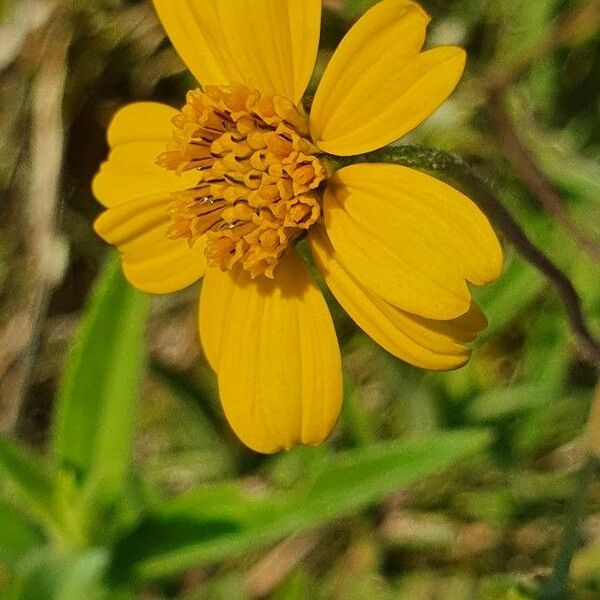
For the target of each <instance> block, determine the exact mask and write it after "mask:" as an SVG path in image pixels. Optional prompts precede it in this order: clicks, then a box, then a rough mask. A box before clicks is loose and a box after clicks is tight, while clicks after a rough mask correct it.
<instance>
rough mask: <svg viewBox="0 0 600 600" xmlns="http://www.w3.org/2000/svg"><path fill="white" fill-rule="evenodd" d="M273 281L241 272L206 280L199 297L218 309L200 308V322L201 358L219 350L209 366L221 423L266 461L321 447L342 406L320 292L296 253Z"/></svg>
mask: <svg viewBox="0 0 600 600" xmlns="http://www.w3.org/2000/svg"><path fill="white" fill-rule="evenodd" d="M211 271H212V270H211ZM275 275H276V276H275V280H274V281H271V280H267V279H266V278H264V277H263V278H259V279H256V280H254V281H253V280H251V279H250V277H249V276H248V274H247V273H246V272H245V271H243V270H242V269H237V270H235V271H234V272H228V273H221V272H216V271H215V272H214V273H213V272H211V273H210V276H209V277H210V279H209V280H207V281H208V282H209V286H214V287H211V288H209V289H208V291H207V290H205V291H203V294H204V293H208V294H209V297H210V298H213V302H216V304H217V305H216V306H213V307H211V303H209V302H208V301H205V300H203V306H202V309H203V310H204V311H205V312H208V313H209V316H208V317H207V318H205V319H202V320H201V322H200V325H201V327H202V328H203V331H202V333H201V336H202V340H203V342H204V343H205V349H207V354H209V355H212V354H213V353H214V352H215V351H217V349H218V350H219V358H218V359H215V358H214V357H213V358H212V359H211V362H213V363H214V364H217V367H218V369H217V373H218V378H219V393H220V397H221V402H222V405H223V409H224V411H225V414H226V416H227V419H228V420H229V423H230V424H231V426H232V428H233V430H234V431H235V432H236V434H237V435H238V436H239V438H240V439H241V440H242V441H243V442H244V443H245V444H246V445H247V446H249V447H250V448H252V449H253V450H255V451H257V452H262V453H266V454H269V453H272V452H276V451H278V450H281V449H287V448H290V447H292V446H293V445H295V444H309V445H316V444H319V443H321V442H322V441H323V440H325V439H326V438H327V437H328V436H329V434H330V433H331V430H332V429H333V427H334V425H335V423H336V421H337V418H338V415H339V411H340V405H341V399H342V375H341V363H340V353H339V348H338V343H337V339H336V335H335V331H334V328H333V323H332V320H331V316H330V314H329V311H328V309H327V305H326V304H325V300H324V298H323V296H322V294H321V292H320V290H319V289H318V287H317V286H316V285H315V283H314V282H313V281H312V279H311V277H310V275H309V273H308V270H307V268H306V266H305V265H304V263H303V262H302V261H301V260H300V258H299V257H298V256H297V255H296V254H295V253H290V254H289V255H288V256H287V257H286V258H285V259H284V260H283V262H282V263H281V264H280V265H279V266H278V267H277V270H276V272H275ZM217 277H220V278H221V281H217V279H216V278H217ZM216 289H220V290H221V299H220V300H219V297H218V296H219V294H218V293H215V290H216ZM211 290H212V291H211ZM223 304H228V308H227V310H226V311H222V308H221V307H222V305H223ZM224 313H226V314H224ZM207 328H208V329H211V330H210V331H206V330H205V329H207ZM207 340H210V341H208V344H207Z"/></svg>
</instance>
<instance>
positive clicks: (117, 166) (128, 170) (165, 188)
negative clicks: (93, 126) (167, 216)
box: [92, 102, 198, 207]
mask: <svg viewBox="0 0 600 600" xmlns="http://www.w3.org/2000/svg"><path fill="white" fill-rule="evenodd" d="M176 114H177V111H176V110H175V109H174V108H171V107H170V106H166V105H164V104H158V103H155V102H138V103H136V104H130V105H128V106H126V107H125V108H122V109H121V110H120V111H119V112H117V113H116V115H115V116H114V117H113V119H112V122H111V124H110V126H109V128H108V143H109V145H110V147H111V149H112V150H111V153H110V154H109V157H108V160H107V161H106V162H105V163H104V164H103V165H102V166H101V167H100V171H99V173H98V174H97V175H96V177H95V178H94V181H93V183H92V192H93V194H94V196H95V197H96V199H97V200H98V201H99V202H101V203H102V204H103V205H104V206H107V207H110V206H117V205H118V204H122V203H124V202H129V201H130V200H134V199H135V198H140V197H142V196H147V195H150V194H158V193H168V192H171V191H175V190H181V189H187V188H190V187H192V186H193V185H194V184H195V183H196V181H197V179H198V176H197V175H196V174H194V173H193V172H189V173H185V174H183V175H182V176H178V175H176V174H174V173H173V172H172V171H167V170H166V169H164V168H162V167H159V166H157V165H156V159H157V157H158V156H159V154H161V153H162V152H164V151H165V146H166V144H167V142H168V141H169V140H170V139H171V137H172V135H173V126H172V125H171V119H172V118H173V116H174V115H176Z"/></svg>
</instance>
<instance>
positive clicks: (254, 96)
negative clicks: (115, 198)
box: [157, 85, 327, 278]
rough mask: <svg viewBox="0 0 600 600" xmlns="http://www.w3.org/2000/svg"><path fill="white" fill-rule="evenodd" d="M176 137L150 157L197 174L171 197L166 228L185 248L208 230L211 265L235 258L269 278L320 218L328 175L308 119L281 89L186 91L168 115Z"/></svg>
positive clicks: (224, 265) (223, 264)
mask: <svg viewBox="0 0 600 600" xmlns="http://www.w3.org/2000/svg"><path fill="white" fill-rule="evenodd" d="M173 126H174V133H173V140H172V142H171V143H170V144H169V145H168V147H167V150H166V152H164V153H163V154H161V155H160V156H159V157H158V159H157V163H158V164H159V165H160V166H162V167H165V168H166V169H169V170H172V171H175V172H177V173H183V172H186V171H192V170H194V171H197V173H198V183H197V184H196V186H195V187H193V188H190V189H187V190H184V191H181V192H176V193H174V194H172V198H171V203H170V205H169V217H170V219H171V225H170V227H169V228H168V230H167V232H166V235H167V237H169V238H171V239H178V238H185V239H187V241H188V244H189V245H190V247H191V246H192V245H193V244H194V243H196V242H197V240H198V239H199V238H201V237H202V236H206V257H207V261H208V264H209V265H211V266H215V267H218V268H220V269H221V270H228V269H231V268H232V267H233V266H234V265H236V264H238V263H239V264H241V266H242V267H243V268H244V269H246V270H247V271H249V272H250V274H251V276H252V277H257V276H259V275H265V276H266V277H269V278H273V276H274V269H275V267H276V266H277V263H278V262H279V260H280V259H281V257H282V256H283V255H284V254H285V252H286V250H287V249H288V248H289V247H290V246H291V245H292V244H293V243H294V241H296V240H297V239H298V238H299V237H300V236H302V235H303V234H304V233H305V232H306V231H307V230H308V229H309V228H310V227H311V225H313V224H314V223H316V222H317V220H318V219H319V217H320V215H321V205H320V200H319V197H320V194H319V190H318V188H319V186H320V185H321V183H322V182H323V180H324V179H325V178H326V176H327V171H326V169H325V167H324V165H323V164H322V163H321V161H320V160H319V158H318V150H317V148H316V146H315V145H314V144H313V143H312V142H311V141H310V139H309V134H308V120H307V118H306V116H305V115H303V114H302V113H301V112H300V110H299V109H298V108H296V106H294V104H293V103H292V102H291V101H290V100H288V99H286V98H283V97H280V96H273V95H271V96H269V95H261V94H259V93H258V92H255V91H253V90H251V89H249V88H247V87H245V86H242V85H235V86H207V87H206V88H205V89H204V90H203V91H201V90H194V91H191V92H189V93H188V95H187V102H186V105H185V106H184V107H183V109H182V110H181V112H179V113H178V114H177V115H176V116H175V117H174V118H173Z"/></svg>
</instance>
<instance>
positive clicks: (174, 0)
mask: <svg viewBox="0 0 600 600" xmlns="http://www.w3.org/2000/svg"><path fill="white" fill-rule="evenodd" d="M153 1H154V7H155V9H156V13H157V14H158V18H159V19H160V21H161V23H162V25H163V27H164V28H165V31H166V32H167V35H168V36H169V39H170V40H171V43H172V44H173V46H174V47H175V50H177V52H178V53H179V56H180V57H181V59H182V60H183V62H184V63H185V65H186V66H187V68H188V69H189V70H190V71H191V72H192V73H193V75H194V77H196V79H197V80H198V81H199V82H200V83H202V84H204V85H206V84H217V85H228V84H229V83H233V82H242V81H243V80H242V79H241V74H240V73H239V72H238V70H237V67H236V65H235V62H234V60H233V57H231V56H230V54H229V49H228V47H227V41H226V37H225V32H224V27H223V24H222V23H221V20H220V17H219V14H218V10H217V7H218V0H202V1H198V0H153Z"/></svg>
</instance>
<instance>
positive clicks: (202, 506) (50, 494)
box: [0, 0, 600, 600]
mask: <svg viewBox="0 0 600 600" xmlns="http://www.w3.org/2000/svg"><path fill="white" fill-rule="evenodd" d="M374 3H375V2H374V0H346V1H344V0H337V1H336V0H329V1H327V0H326V1H325V2H324V9H325V12H324V19H323V31H322V40H321V45H322V51H321V53H320V55H319V60H318V65H317V70H316V74H315V81H318V77H319V74H320V73H322V70H323V68H324V65H326V63H327V60H328V57H329V56H330V54H331V52H332V50H333V48H335V46H336V44H337V43H338V41H339V40H340V38H341V36H342V35H343V34H344V32H345V31H347V29H348V28H349V27H350V25H351V24H352V22H353V21H354V20H355V19H356V18H357V17H359V16H360V15H361V14H362V13H363V12H364V11H365V10H366V9H367V8H368V7H369V6H371V5H372V4H374ZM422 4H423V6H424V7H425V8H426V9H427V10H428V11H429V12H430V14H431V15H432V17H433V18H432V23H431V26H430V30H429V36H428V42H427V43H428V45H439V44H445V43H449V44H459V45H462V46H464V47H466V48H467V50H468V54H469V62H468V70H467V73H466V75H465V77H464V79H463V81H462V83H461V85H460V86H459V88H458V90H457V92H456V93H455V94H454V95H453V96H452V97H451V99H450V100H449V101H448V102H447V103H446V104H445V105H444V106H443V107H442V108H441V109H440V110H438V111H437V112H436V113H435V115H434V116H432V117H431V118H430V119H429V120H427V122H426V123H425V124H423V125H422V126H421V127H419V128H418V129H417V130H416V131H414V132H413V133H411V134H410V135H409V136H407V138H405V139H404V140H403V142H406V143H410V144H416V145H424V146H428V147H433V148H441V149H444V150H448V151H452V152H455V153H457V154H459V155H462V156H464V157H465V158H466V159H468V161H469V162H471V163H473V164H474V165H477V166H478V167H479V168H480V169H481V170H482V172H484V173H485V174H486V175H487V176H488V177H489V178H490V180H491V181H492V182H493V183H494V185H495V188H496V192H497V194H498V197H499V198H500V200H501V201H502V203H503V204H504V205H505V206H506V207H507V208H508V209H509V210H510V211H511V212H512V214H513V215H514V216H515V218H516V219H517V220H518V222H519V223H520V225H521V227H522V228H523V229H524V231H525V232H526V233H527V234H528V235H529V237H530V238H531V239H532V241H534V242H535V243H536V244H537V245H538V246H539V247H540V248H542V249H543V250H544V252H546V253H547V254H548V256H549V257H550V258H551V259H552V260H553V261H554V262H555V264H556V265H558V266H559V267H560V268H561V269H562V270H563V271H564V272H565V273H566V274H567V275H568V277H569V278H570V280H571V281H572V282H573V284H574V286H575V288H576V289H577V291H578V292H579V294H580V296H581V300H582V305H583V312H584V315H585V318H586V321H587V323H588V325H589V327H590V328H591V329H592V330H596V331H598V328H599V326H600V270H599V268H598V265H599V261H600V168H599V163H598V158H599V155H600V110H599V109H600V93H599V92H600V35H599V28H600V2H598V1H594V0H535V1H532V2H523V1H522V0H455V1H451V0H423V2H422ZM193 85H194V83H193V81H192V80H191V79H190V76H189V74H188V73H186V72H185V71H184V70H183V67H182V64H181V62H180V61H179V59H178V57H177V56H176V54H175V53H174V51H173V49H172V48H171V46H170V45H169V43H168V41H166V40H165V38H164V33H163V30H162V28H161V27H160V25H159V24H158V22H157V20H156V18H155V16H154V12H153V10H152V7H151V4H150V3H149V2H146V1H140V2H136V1H133V0H131V1H125V0H89V1H87V2H84V1H77V0H70V1H67V0H64V1H62V2H60V1H58V0H57V1H51V0H47V1H45V0H0V107H1V110H0V156H1V160H0V198H1V201H0V211H1V219H0V282H1V287H0V289H1V293H0V477H1V478H0V596H1V595H2V594H4V595H5V596H6V598H11V599H28V600H29V599H45V598H59V599H64V600H71V599H74V600H78V599H80V598H81V599H83V598H85V599H86V600H89V599H92V598H108V599H110V600H118V599H124V600H125V599H131V598H143V599H148V600H150V599H162V598H176V599H179V600H184V599H185V600H195V599H199V600H200V599H207V600H219V599H223V600H245V599H254V598H272V599H276V600H300V599H304V598H307V599H312V598H316V599H321V598H323V599H340V600H342V599H344V600H345V599H348V600H363V599H364V600H367V599H374V598H377V599H380V598H381V599H387V598H390V599H391V598H399V599H407V600H411V599H417V600H420V599H423V600H429V599H432V600H437V599H440V600H467V599H469V600H471V599H482V600H488V599H490V600H491V599H495V598H500V599H505V600H521V599H526V598H536V597H540V598H568V597H571V596H572V597H573V598H577V599H582V600H593V599H597V598H600V480H599V479H598V478H597V477H594V475H597V473H595V472H594V465H591V466H590V465H589V464H588V466H587V467H586V466H584V465H585V463H586V459H585V452H584V451H583V450H582V444H581V436H582V433H583V431H584V429H585V424H586V421H587V419H588V413H589V410H590V405H591V404H592V401H593V398H594V388H595V386H596V379H597V371H596V368H595V367H594V365H593V364H591V363H590V362H589V360H588V359H587V357H586V355H585V353H584V352H582V351H581V348H580V345H579V344H578V343H577V340H576V338H575V337H574V335H573V334H572V332H571V330H570V328H569V325H568V321H567V319H566V317H565V311H564V307H563V305H562V304H561V301H560V299H559V297H558V296H557V294H556V293H555V291H554V289H553V287H552V286H551V284H550V283H549V282H548V280H547V279H546V278H545V277H544V276H543V275H542V274H540V273H539V272H538V271H536V270H535V269H534V268H533V267H531V266H530V265H528V264H527V262H526V261H525V260H524V259H523V258H522V257H520V256H519V255H518V254H517V253H516V252H515V251H514V250H513V249H512V248H511V247H510V246H509V245H507V246H506V256H507V261H506V270H505V273H504V275H503V277H502V278H501V279H500V280H499V281H498V282H497V283H495V284H494V285H492V286H489V287H488V288H486V289H484V290H480V291H477V292H476V297H477V299H478V300H479V301H480V303H481V304H482V306H483V308H484V310H485V312H486V314H487V315H488V318H489V321H490V325H489V328H488V329H487V330H486V331H485V332H484V333H483V335H482V336H481V338H480V340H479V341H478V342H477V344H476V350H475V352H474V357H473V360H472V361H471V363H470V364H469V365H468V366H467V367H465V368H464V369H462V370H460V371H457V372H453V373H447V374H438V373H427V372H423V371H420V370H417V369H414V368H412V367H410V366H407V365H406V364H403V363H401V362H400V361H398V360H396V359H394V358H392V357H391V356H389V355H388V354H386V353H385V351H383V350H382V349H380V348H379V347H378V346H377V345H376V344H375V343H374V342H372V341H371V340H370V339H369V338H368V337H367V336H365V335H364V334H363V333H361V332H360V331H359V330H358V329H357V328H356V326H355V325H354V324H353V323H352V321H351V320H350V319H349V318H348V316H347V315H345V314H344V312H343V311H342V310H341V308H340V307H339V306H337V305H336V304H335V301H334V300H333V298H331V297H330V296H328V301H329V302H330V305H331V308H332V311H333V314H334V318H335V323H336V327H337V331H338V336H339V339H340V343H341V345H342V352H343V359H344V367H345V376H346V394H345V396H346V397H345V403H344V411H343V414H342V418H341V421H340V423H339V425H338V427H337V429H336V430H335V433H334V435H333V437H332V438H331V439H330V440H329V442H328V443H327V444H326V445H324V446H323V447H320V448H314V449H313V448H297V449H294V450H292V451H290V452H288V453H282V454H278V455H275V456H271V457H264V456H259V455H256V454H254V453H252V452H250V451H248V450H247V449H245V448H244V447H243V446H242V445H241V444H240V443H239V442H238V441H237V440H236V439H235V437H234V436H233V435H232V434H231V432H230V431H229V429H228V426H227V424H226V422H225V420H224V418H223V417H222V415H221V413H220V408H219V404H218V398H217V395H216V388H215V378H214V376H213V374H212V372H211V370H210V368H209V367H208V365H207V363H206V361H205V360H204V357H203V355H202V352H201V350H200V348H199V345H198V341H197V337H198V336H197V327H196V300H197V294H198V290H197V289H196V288H192V289H189V290H186V291H184V292H182V293H180V294H176V295H172V296H168V297H160V298H153V299H150V298H148V297H146V296H144V295H143V294H140V293H138V292H135V291H134V290H132V289H131V288H130V287H129V286H128V285H127V284H126V283H125V282H124V281H123V279H122V276H121V275H120V268H119V265H118V261H116V260H115V256H114V255H113V254H112V252H111V251H110V250H109V249H108V248H107V247H106V246H105V245H104V244H103V243H102V242H101V241H100V239H99V238H97V237H96V236H95V234H94V233H93V230H92V228H91V223H92V221H93V219H94V217H95V216H96V215H97V214H98V213H99V211H100V209H99V206H98V205H97V204H96V203H95V201H94V200H93V198H92V196H91V193H90V189H89V188H90V181H91V178H92V176H93V174H94V172H95V171H96V170H97V168H98V166H99V164H100V162H101V161H102V160H103V159H104V158H105V156H106V153H107V146H106V142H105V129H106V126H107V124H108V122H109V120H110V117H111V115H112V114H113V113H114V112H115V110H116V109H118V108H119V107H120V106H122V105H123V104H126V103H128V102H131V101H135V100H148V99H154V100H159V101H163V102H166V103H168V104H171V105H173V106H180V105H181V104H182V103H183V98H184V94H185V92H186V91H187V90H188V89H189V88H190V87H192V86H193ZM596 394H597V392H596ZM598 402H599V403H600V398H599V399H598ZM597 426H598V425H597ZM596 437H597V438H598V436H596ZM599 446H600V442H599ZM599 451H600V448H599ZM565 525H566V529H565ZM557 557H558V559H557ZM571 558H572V561H571ZM569 563H570V564H569ZM555 566H557V569H556V570H555ZM567 573H568V574H569V576H568V577H567Z"/></svg>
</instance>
